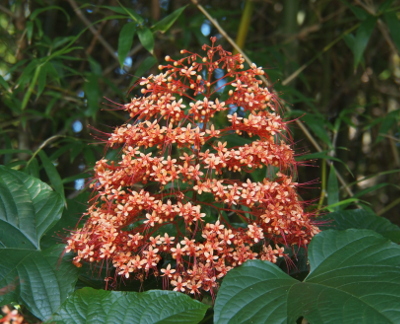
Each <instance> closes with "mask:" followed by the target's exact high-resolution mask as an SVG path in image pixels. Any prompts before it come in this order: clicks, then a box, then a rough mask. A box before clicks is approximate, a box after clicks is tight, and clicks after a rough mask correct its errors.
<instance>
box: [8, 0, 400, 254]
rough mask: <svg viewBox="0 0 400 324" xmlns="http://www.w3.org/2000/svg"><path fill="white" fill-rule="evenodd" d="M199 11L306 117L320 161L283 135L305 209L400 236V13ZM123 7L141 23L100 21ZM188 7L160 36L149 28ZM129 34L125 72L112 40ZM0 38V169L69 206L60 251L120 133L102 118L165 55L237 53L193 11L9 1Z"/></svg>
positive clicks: (309, 147)
mask: <svg viewBox="0 0 400 324" xmlns="http://www.w3.org/2000/svg"><path fill="white" fill-rule="evenodd" d="M200 4H201V5H202V6H203V7H204V8H205V10H206V11H207V12H208V13H209V14H210V16H211V17H212V18H213V19H216V20H217V21H218V23H219V25H220V26H221V28H222V30H223V32H224V33H226V34H227V35H229V36H230V37H232V38H233V39H236V41H237V43H238V44H239V46H240V47H241V48H242V49H243V51H244V52H245V53H246V54H247V55H248V56H249V57H250V59H251V60H252V61H254V62H255V63H256V64H257V65H258V66H263V67H265V68H266V69H267V73H268V75H269V78H270V80H269V81H270V84H272V85H273V87H274V89H275V91H277V92H278V93H279V94H280V96H281V98H282V104H283V106H286V107H289V109H290V110H291V112H290V113H287V114H286V117H287V119H289V120H290V119H294V118H298V117H301V120H302V121H303V122H304V124H305V126H306V127H307V128H308V129H309V131H310V133H311V136H312V138H313V139H314V140H315V141H316V142H317V143H318V145H319V146H320V147H321V150H322V153H318V154H316V152H317V149H316V148H315V146H314V145H313V144H312V143H311V141H310V139H309V138H308V137H307V136H305V135H304V132H303V131H302V130H301V129H300V128H299V126H298V124H296V123H294V122H293V123H292V127H291V130H292V135H293V138H294V141H295V143H296V150H297V153H298V154H299V155H300V154H311V155H308V156H306V158H307V160H311V161H309V162H307V163H306V164H307V165H306V166H301V167H299V169H298V180H299V182H303V183H309V184H310V185H306V186H304V188H303V189H302V190H301V192H300V193H301V195H302V196H303V198H304V199H306V200H312V201H314V203H315V204H318V202H319V203H320V205H321V206H326V205H331V204H335V203H338V202H339V201H342V202H343V201H345V203H343V204H342V205H340V207H338V206H336V207H331V208H329V209H328V210H329V211H334V210H336V211H337V210H338V208H342V207H345V206H348V207H355V204H354V201H353V202H352V201H351V200H347V201H346V199H349V198H352V197H356V198H360V199H361V201H358V202H357V204H358V206H363V207H364V208H365V209H372V210H373V211H374V212H375V213H377V214H378V215H381V216H384V217H386V218H388V219H389V220H391V221H392V222H393V223H396V224H400V218H399V216H398V215H399V211H400V198H399V186H398V183H400V181H399V180H400V178H399V169H400V157H399V145H400V143H399V140H400V134H399V122H400V113H399V112H400V110H399V96H400V95H399V93H400V92H399V85H400V57H399V53H400V52H399V51H400V37H399V32H398V31H399V30H400V21H399V12H400V11H399V10H400V2H399V1H393V0H392V1H390V0H386V1H372V0H369V1H367V0H365V1H360V0H356V1H330V0H329V1H328V0H318V1H315V0H314V1H312V0H309V1H305V0H303V1H297V0H282V1H267V0H254V1H249V0H248V1H236V0H233V1H225V0H213V1H201V2H200ZM120 5H122V6H123V7H126V8H130V9H132V10H134V12H135V13H136V14H137V15H139V16H140V17H142V20H140V21H139V22H138V21H136V22H135V21H134V19H133V20H132V18H131V19H130V20H129V19H128V17H127V16H128V15H127V13H126V12H123V11H122V12H116V11H115V10H110V8H108V7H106V6H115V7H120ZM186 5H187V7H186V8H185V9H184V13H183V14H182V15H180V16H179V17H178V19H177V21H176V22H175V23H174V24H173V25H172V26H171V28H169V29H168V30H165V32H164V31H163V30H161V31H157V30H156V29H157V28H151V27H152V26H154V24H155V23H156V22H159V21H160V20H161V19H162V18H164V17H166V16H168V15H169V14H171V13H173V12H174V11H175V10H177V9H180V8H183V7H184V6H186ZM132 22H135V26H136V29H135V34H134V35H133V34H130V35H131V36H133V38H132V37H131V39H132V40H133V42H132V44H128V45H131V46H129V53H128V55H127V57H126V58H125V57H122V54H121V52H122V51H123V49H124V47H123V46H122V45H121V37H122V36H121V34H123V28H124V26H126V25H127V24H128V23H132ZM0 26H1V27H0V28H1V29H0V75H1V77H0V133H1V136H0V154H1V155H0V162H1V164H4V165H6V166H8V167H13V168H15V169H19V170H22V171H24V172H26V173H28V174H30V175H33V176H35V177H37V178H40V179H42V180H44V181H46V182H48V183H49V184H50V185H51V186H52V187H53V189H54V190H55V191H56V192H58V193H59V194H61V196H62V197H63V199H64V201H65V202H66V203H67V206H68V214H69V217H68V218H67V217H64V218H63V222H62V223H61V224H59V225H57V226H58V228H56V230H54V233H53V234H49V235H47V237H46V236H45V237H44V239H43V241H42V244H43V245H44V246H51V245H52V244H54V242H61V241H62V238H63V237H65V236H66V235H67V233H68V229H71V228H73V227H74V226H75V224H76V223H77V221H78V219H79V217H80V213H81V211H82V210H84V203H85V201H86V199H87V193H85V192H83V193H82V191H81V190H80V189H82V187H83V181H82V179H87V178H89V177H90V172H91V168H92V166H93V165H94V163H95V161H96V160H97V159H99V158H100V157H102V156H103V154H104V149H103V145H102V143H101V141H100V138H102V136H103V135H102V133H101V132H109V131H111V129H112V128H113V127H114V126H116V125H120V124H121V123H123V122H125V121H126V119H127V118H126V116H124V114H123V113H121V112H119V111H115V110H114V109H109V108H110V107H109V106H113V107H114V106H115V104H114V103H124V102H127V100H128V99H129V97H130V96H132V95H134V94H135V89H134V88H133V89H131V86H132V84H133V83H134V82H135V80H136V79H137V77H139V76H142V75H146V74H150V73H153V74H156V73H157V72H158V70H157V65H158V64H157V62H162V61H163V58H164V56H165V55H170V56H171V57H174V56H176V55H177V54H178V53H179V50H180V49H182V48H185V49H188V50H190V51H196V50H197V49H198V48H200V46H201V45H202V44H204V43H208V42H209V37H210V36H217V37H218V38H219V43H220V44H222V45H223V46H224V47H225V48H226V49H231V48H232V47H231V45H230V44H229V42H228V41H227V39H226V38H225V37H224V35H223V34H221V30H218V29H217V28H216V27H215V26H214V25H213V24H212V22H211V21H210V19H208V18H207V17H206V16H205V15H204V12H201V11H200V10H199V7H197V6H196V5H195V4H193V3H192V2H190V1H183V0H181V1H179V0H176V1H172V0H170V1H168V0H153V1H134V0H131V1H127V0H122V1H120V2H118V1H113V0H108V1H92V2H90V1H78V0H68V1H65V0H56V1H45V0H42V1H25V0H20V1H7V2H4V3H2V4H1V5H0ZM127 30H128V29H127V28H126V29H125V33H127ZM147 30H150V31H151V32H152V35H153V38H154V47H153V46H152V42H151V40H152V37H151V36H149V35H148V34H147V36H146V33H147V32H146V31H147ZM128 34H129V32H128ZM124 39H126V38H124ZM128 45H126V46H125V48H126V47H127V46H128ZM121 62H122V63H123V64H122V66H121V64H120V63H121ZM129 89H131V91H130V92H129V91H128V90H129ZM105 98H107V99H105ZM283 109H284V108H283ZM97 130H100V131H97ZM93 135H94V136H95V137H93ZM314 153H315V154H314ZM299 158H300V157H299ZM326 161H328V162H329V163H330V162H334V166H335V168H336V171H337V172H335V173H334V172H333V171H331V170H332V169H331V168H330V166H327V165H326ZM310 165H311V167H310ZM336 174H339V175H340V176H341V177H342V178H343V180H344V182H345V183H347V184H348V186H347V187H346V188H345V187H344V186H343V183H341V182H340V181H337V180H336ZM316 180H317V181H318V183H317V182H316ZM338 186H339V187H338ZM337 189H339V190H337ZM326 192H327V193H328V194H329V195H328V197H326ZM337 193H339V194H337ZM352 203H353V204H352ZM325 211H326V210H325ZM65 228H67V231H65V230H64V229H65ZM57 230H59V231H60V232H57Z"/></svg>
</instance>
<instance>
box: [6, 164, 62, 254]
mask: <svg viewBox="0 0 400 324" xmlns="http://www.w3.org/2000/svg"><path fill="white" fill-rule="evenodd" d="M62 209H63V202H62V199H61V197H60V196H59V195H58V194H57V193H55V192H54V191H53V190H52V189H51V188H50V186H48V185H47V184H45V183H44V182H42V181H40V180H39V179H36V178H33V177H30V176H28V175H26V174H25V173H22V172H18V171H15V170H12V169H8V168H6V167H4V166H0V246H2V247H8V248H11V247H14V248H22V249H35V250H37V249H39V248H40V245H39V242H40V239H41V237H42V236H43V234H44V233H45V232H46V231H47V230H49V229H50V228H51V227H52V226H53V225H54V224H55V223H56V222H57V221H58V220H59V219H60V218H61V213H62Z"/></svg>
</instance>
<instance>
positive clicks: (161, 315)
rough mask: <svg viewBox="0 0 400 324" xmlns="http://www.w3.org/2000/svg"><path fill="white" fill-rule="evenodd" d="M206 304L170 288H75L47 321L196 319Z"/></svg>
mask: <svg viewBox="0 0 400 324" xmlns="http://www.w3.org/2000/svg"><path fill="white" fill-rule="evenodd" d="M207 308H208V306H206V305H204V304H202V303H200V302H199V301H196V300H193V299H191V298H190V297H189V296H187V295H184V294H182V293H178V292H174V291H160V290H151V291H146V292H142V293H137V292H121V291H106V290H95V289H93V288H82V289H80V290H77V291H76V292H75V293H74V294H73V295H72V296H71V297H70V298H68V300H67V301H66V302H65V303H64V304H63V305H62V306H61V309H60V310H59V311H58V312H57V313H56V314H55V315H54V316H53V317H52V318H51V321H50V322H51V323H63V324H68V323H71V324H72V323H74V324H79V323H88V324H89V323H93V324H101V323H121V324H122V323H129V324H135V323H165V324H167V323H171V324H177V323H182V324H190V323H198V322H200V320H201V319H202V318H203V317H204V314H205V312H206V310H207Z"/></svg>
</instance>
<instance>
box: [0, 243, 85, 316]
mask: <svg viewBox="0 0 400 324" xmlns="http://www.w3.org/2000/svg"><path fill="white" fill-rule="evenodd" d="M63 249H64V246H62V245H53V246H52V247H51V248H49V249H46V250H43V251H37V250H26V249H20V248H18V249H17V248H2V249H0V258H1V260H2V262H1V265H0V287H5V286H9V287H12V288H13V289H10V291H8V293H7V294H5V295H2V296H0V304H1V305H4V304H8V303H10V302H15V303H18V304H21V305H25V306H26V307H27V308H28V310H29V311H30V312H31V313H32V314H33V315H35V316H36V317H38V318H39V319H41V320H46V319H48V318H49V317H50V316H51V315H52V314H53V313H54V312H55V311H57V310H58V309H59V308H60V305H61V304H62V303H63V302H64V301H65V300H66V299H67V297H68V295H69V294H71V293H72V292H73V291H74V287H75V283H76V281H77V279H78V268H76V267H75V266H74V265H73V264H72V263H71V257H70V256H68V257H64V258H63V259H61V256H62V252H63Z"/></svg>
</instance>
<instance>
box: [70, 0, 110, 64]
mask: <svg viewBox="0 0 400 324" xmlns="http://www.w3.org/2000/svg"><path fill="white" fill-rule="evenodd" d="M68 2H69V3H70V5H71V7H72V8H73V9H74V11H75V13H76V14H77V16H78V17H79V18H80V19H81V20H82V22H83V23H84V24H85V25H86V27H87V28H88V29H89V30H90V31H91V32H92V34H93V35H94V36H95V37H97V38H98V40H99V42H100V43H101V44H102V45H103V46H104V48H105V49H106V50H107V51H108V52H109V53H110V55H111V56H112V57H113V58H114V59H115V60H116V61H117V62H118V56H117V54H115V50H114V49H113V48H112V47H111V45H110V44H108V43H107V41H106V40H105V39H104V38H103V36H101V35H100V34H98V32H97V30H96V29H95V28H94V27H93V26H92V23H91V22H90V21H89V20H88V19H87V18H86V17H85V15H84V14H83V13H82V11H81V9H79V7H78V5H77V4H76V2H75V0H68Z"/></svg>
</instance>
